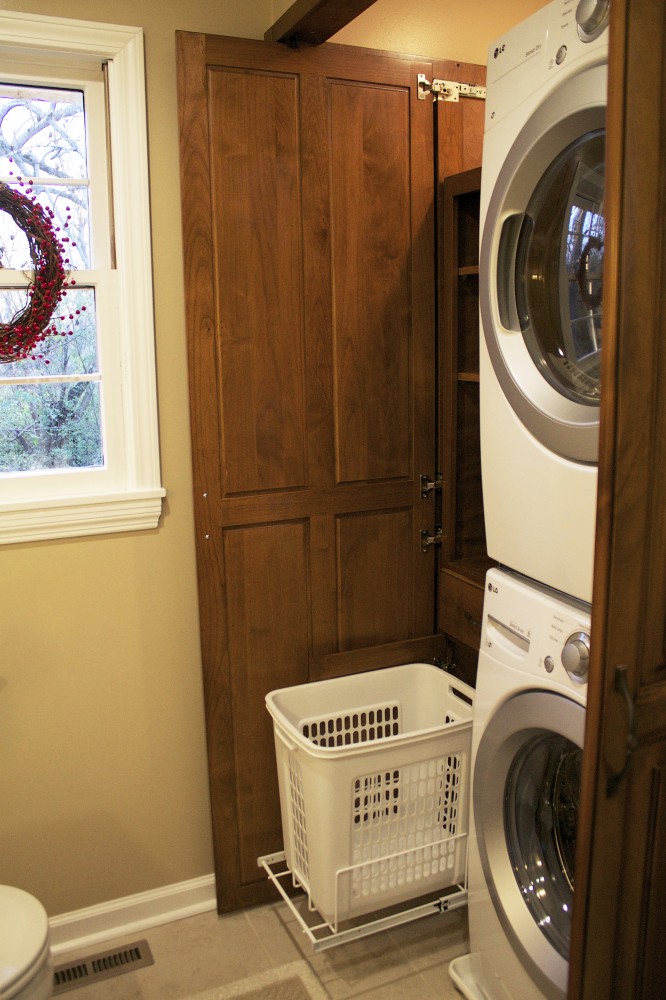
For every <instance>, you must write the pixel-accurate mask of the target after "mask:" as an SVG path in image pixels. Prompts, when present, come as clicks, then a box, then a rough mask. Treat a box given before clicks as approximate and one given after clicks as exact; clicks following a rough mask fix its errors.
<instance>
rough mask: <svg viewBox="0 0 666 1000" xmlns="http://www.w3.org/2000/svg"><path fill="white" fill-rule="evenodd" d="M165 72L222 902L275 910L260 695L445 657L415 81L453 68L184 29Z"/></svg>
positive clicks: (428, 147)
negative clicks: (171, 119)
mask: <svg viewBox="0 0 666 1000" xmlns="http://www.w3.org/2000/svg"><path fill="white" fill-rule="evenodd" d="M178 67H179V116H180V142H181V172H182V202H183V232H184V247H185V274H186V304H187V327H188V344H189V371H190V394H191V420H192V445H193V462H194V483H195V518H196V533H197V538H196V544H197V560H198V574H199V595H200V616H201V638H202V656H203V669H204V687H205V703H206V726H207V737H208V750H209V774H210V786H211V799H212V819H213V831H214V844H215V860H216V873H217V890H218V905H219V909H220V910H225V909H231V908H234V907H238V906H243V905H249V904H252V903H256V902H259V901H263V900H264V899H267V898H270V897H269V896H268V893H269V891H271V890H270V888H269V886H268V883H267V882H266V880H265V877H264V876H263V874H261V873H260V871H259V870H258V868H257V865H256V859H257V857H258V856H262V855H265V854H269V853H272V852H275V851H279V850H280V849H281V846H282V834H281V824H280V811H279V800H278V791H277V777H276V771H275V758H274V748H273V735H272V724H271V721H270V718H269V716H268V713H267V711H266V709H265V705H264V698H265V696H266V694H267V693H268V692H269V691H271V690H273V689H275V688H279V687H285V686H288V685H294V684H302V683H305V682H307V681H310V680H318V679H322V678H326V677H333V676H337V675H341V674H348V673H353V672H356V671H360V670H368V669H374V668H377V667H386V666H392V665H395V664H398V663H406V662H410V661H417V660H424V659H425V660H432V659H433V658H443V655H444V649H445V641H444V637H443V636H440V635H438V634H437V629H436V621H435V604H436V602H435V591H436V587H435V581H436V556H435V550H434V547H433V546H427V547H426V549H425V551H423V549H422V537H421V532H422V530H423V529H426V530H427V531H428V532H429V533H431V534H434V529H435V496H434V493H433V492H429V493H427V495H426V496H425V497H424V496H422V488H421V481H420V477H421V476H422V475H426V476H428V478H429V479H432V478H434V473H435V468H436V342H435V219H434V215H435V213H434V188H435V165H434V164H435V153H434V145H435V144H434V138H433V135H434V121H435V116H434V114H433V104H432V100H431V99H425V100H423V99H421V98H420V96H419V88H418V75H419V74H424V75H425V76H426V77H427V78H428V79H432V78H433V76H434V75H437V74H438V73H440V75H441V73H442V72H446V70H447V69H448V70H449V75H450V72H451V71H453V70H454V69H456V68H457V64H448V65H447V64H443V65H435V64H433V62H432V61H428V60H419V59H416V58H413V57H407V56H391V55H387V54H382V53H375V52H372V51H370V50H365V49H364V50H357V49H352V48H349V47H346V46H340V45H334V44H331V45H322V46H320V47H318V48H311V47H305V48H303V49H302V50H292V49H289V48H287V47H286V46H282V45H279V44H273V43H265V42H255V41H250V40H244V39H234V38H221V37H216V36H207V35H200V34H189V33H179V35H178ZM461 106H462V105H458V107H459V108H460V107H461ZM449 117H450V125H449V127H450V128H451V129H455V128H456V127H458V129H459V131H460V135H458V136H456V135H454V134H453V132H452V134H451V138H450V146H451V148H454V149H455V148H457V147H460V148H462V146H463V141H462V130H463V124H462V114H460V113H459V114H458V116H457V119H458V121H459V125H458V126H456V125H455V124H451V122H453V123H454V122H455V120H456V116H455V114H454V113H453V112H451V113H450V116H449ZM479 149H480V144H479Z"/></svg>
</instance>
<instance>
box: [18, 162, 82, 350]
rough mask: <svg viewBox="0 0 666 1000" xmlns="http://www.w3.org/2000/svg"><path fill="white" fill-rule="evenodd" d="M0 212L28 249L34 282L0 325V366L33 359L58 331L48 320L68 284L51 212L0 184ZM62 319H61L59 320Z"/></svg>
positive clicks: (26, 196)
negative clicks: (21, 302) (20, 305)
mask: <svg viewBox="0 0 666 1000" xmlns="http://www.w3.org/2000/svg"><path fill="white" fill-rule="evenodd" d="M0 211H2V212H6V213H7V214H8V215H9V216H10V217H11V218H12V219H13V220H14V222H15V223H16V225H17V227H18V228H19V229H20V230H22V232H24V233H25V235H26V237H27V240H28V246H29V248H30V258H31V260H32V267H33V270H34V278H33V280H32V282H31V283H30V285H29V286H28V290H27V296H26V299H27V301H26V303H25V305H24V306H23V308H22V309H21V310H19V312H17V313H16V315H15V316H14V317H13V319H12V320H11V321H10V322H9V323H0V364H9V363H11V362H12V361H21V360H23V359H24V358H31V357H32V358H34V357H35V351H36V350H38V346H37V345H38V344H40V343H41V342H42V341H44V340H46V338H47V337H48V336H49V335H50V334H55V333H57V332H58V331H57V330H56V328H55V326H54V325H53V323H52V322H51V321H52V317H53V313H54V312H55V309H56V307H57V305H58V303H59V302H60V301H61V299H62V298H63V296H64V294H65V291H66V289H67V286H68V284H71V285H73V284H74V282H73V281H70V282H68V281H67V275H66V273H65V264H67V263H69V261H68V260H67V259H66V258H65V256H64V254H65V251H64V248H63V245H62V244H63V243H65V242H69V239H68V237H66V236H64V237H62V238H61V239H59V238H58V236H57V235H56V230H55V228H54V225H53V221H52V220H53V218H54V215H53V211H52V210H51V209H50V208H48V207H46V208H43V207H42V206H41V205H40V204H39V203H38V202H37V201H35V200H34V198H33V197H32V195H31V194H28V193H24V192H23V191H20V190H18V189H17V188H15V187H10V186H9V184H5V183H4V182H2V181H0ZM62 318H64V317H62Z"/></svg>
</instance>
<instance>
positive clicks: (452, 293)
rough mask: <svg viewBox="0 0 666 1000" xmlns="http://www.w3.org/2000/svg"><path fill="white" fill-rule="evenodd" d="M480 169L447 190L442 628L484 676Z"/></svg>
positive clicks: (469, 675) (464, 666)
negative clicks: (479, 663) (481, 661)
mask: <svg viewBox="0 0 666 1000" xmlns="http://www.w3.org/2000/svg"><path fill="white" fill-rule="evenodd" d="M480 183H481V171H480V169H475V170H467V171H465V172H464V173H460V174H455V175H453V176H451V177H448V178H447V179H446V180H445V181H444V183H443V184H442V186H441V191H440V225H441V231H440V246H441V249H442V252H441V269H440V281H441V285H440V297H439V298H440V332H441V352H440V354H441V356H440V401H441V402H440V454H441V456H442V510H441V524H442V547H441V558H440V574H439V575H440V579H439V598H438V604H439V607H438V611H439V627H440V629H441V631H442V632H444V633H446V635H447V637H448V639H449V641H450V642H449V644H450V649H449V657H450V659H451V661H452V666H451V669H452V670H454V671H455V672H456V673H457V674H458V675H459V676H461V677H462V678H463V679H464V680H466V681H467V682H468V683H472V684H473V683H474V680H475V677H476V659H477V652H478V648H479V641H480V636H481V616H482V609H483V584H484V577H485V573H486V570H487V569H488V567H489V566H490V565H491V561H490V560H489V559H488V555H487V552H486V537H485V528H484V520H483V497H482V492H481V450H480V435H479V188H480Z"/></svg>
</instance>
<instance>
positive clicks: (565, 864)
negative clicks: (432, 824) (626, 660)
mask: <svg viewBox="0 0 666 1000" xmlns="http://www.w3.org/2000/svg"><path fill="white" fill-rule="evenodd" d="M584 725H585V710H584V708H583V707H582V706H581V705H580V704H578V703H577V702H575V701H572V700H571V699H569V698H566V697H564V696H562V695H559V694H556V693H554V692H549V691H528V692H523V693H521V694H519V695H516V696H515V697H513V698H511V699H510V700H509V701H508V702H505V703H504V704H503V705H502V706H501V707H500V708H499V709H498V711H497V712H496V713H495V715H494V716H493V717H492V718H491V720H490V722H489V724H488V726H487V727H486V729H485V731H484V734H483V736H482V739H481V742H480V744H479V748H478V752H477V756H476V763H475V766H474V779H473V801H474V820H475V825H476V836H477V843H478V848H479V854H480V856H481V863H482V865H483V871H484V876H485V879H486V883H487V885H488V889H489V892H490V896H491V899H492V901H493V905H494V907H495V910H496V912H497V915H498V917H499V919H500V922H501V924H502V926H503V928H504V931H505V933H506V935H507V939H508V940H509V942H510V944H511V946H512V947H513V949H514V951H515V952H516V953H517V955H518V957H519V959H520V961H521V962H522V964H523V966H524V968H525V969H526V970H527V971H528V973H529V974H530V975H531V976H532V978H533V980H534V982H535V983H536V985H537V986H538V987H539V988H540V989H541V990H542V992H544V993H545V995H546V996H549V997H551V996H565V995H566V988H567V973H568V957H569V938H570V933H571V908H572V903H573V886H574V858H575V850H576V828H577V822H578V801H579V783H580V767H581V760H582V746H583V731H584Z"/></svg>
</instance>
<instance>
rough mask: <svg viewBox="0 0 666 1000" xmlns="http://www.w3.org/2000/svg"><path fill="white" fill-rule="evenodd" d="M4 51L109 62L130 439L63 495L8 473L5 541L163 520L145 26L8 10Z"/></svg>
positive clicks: (44, 478) (120, 342)
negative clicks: (18, 484) (101, 470)
mask: <svg viewBox="0 0 666 1000" xmlns="http://www.w3.org/2000/svg"><path fill="white" fill-rule="evenodd" d="M0 57H5V58H7V59H8V60H11V61H12V62H14V61H17V60H18V61H21V62H25V61H26V60H30V59H34V60H35V61H39V60H40V59H41V60H49V59H52V58H54V57H55V58H56V59H57V60H61V59H64V60H68V61H69V62H70V63H71V64H73V65H76V64H77V63H86V62H87V63H88V64H89V63H90V61H91V60H93V59H94V60H95V61H96V62H98V63H106V66H107V80H108V89H107V93H108V96H107V100H108V117H109V143H110V157H109V159H110V170H111V174H112V177H113V191H114V204H113V216H114V218H113V226H114V242H115V252H116V262H115V267H114V268H113V269H112V272H111V274H112V277H113V279H114V281H115V282H116V283H117V288H118V294H117V299H116V301H117V307H118V313H119V315H118V323H117V326H116V329H115V331H114V343H113V348H114V351H116V350H117V351H118V352H119V353H120V358H121V368H122V375H121V388H122V405H121V411H122V412H121V419H122V422H123V438H124V448H123V457H122V462H120V463H117V465H116V467H115V468H113V467H111V466H110V468H109V470H108V471H109V472H110V473H111V474H110V475H108V476H104V477H95V476H94V475H93V476H92V477H91V476H90V475H89V470H81V472H82V474H81V475H80V476H78V473H77V471H76V470H71V471H70V470H67V471H66V472H65V474H64V476H63V479H62V481H63V490H62V492H60V494H59V495H58V496H53V488H52V483H49V479H50V477H51V473H50V472H47V473H42V474H40V473H35V474H30V475H26V474H22V481H23V482H24V483H25V487H26V490H25V494H26V495H25V496H22V497H21V498H20V499H16V498H9V497H7V498H3V495H2V494H3V488H2V484H3V480H2V479H1V478H0V544H7V543H15V542H25V541H37V540H44V539H49V538H65V537H73V536H81V535H91V534H105V533H109V532H118V531H131V530H145V529H150V528H155V527H157V525H158V523H159V518H160V515H161V510H162V498H163V497H164V496H165V493H166V491H165V490H164V488H163V487H162V485H161V479H160V462H159V432H158V419H157V386H156V369H155V334H154V310H153V281H152V248H151V233H150V203H149V179H148V137H147V123H146V95H145V75H144V72H145V71H144V47H143V31H142V29H141V28H136V27H128V26H121V25H111V24H101V23H100V24H98V23H95V22H88V21H75V20H70V19H66V18H57V17H49V16H46V15H32V14H18V13H14V12H6V11H0ZM84 273H85V272H84ZM74 274H75V276H76V278H77V281H78V280H79V272H74ZM81 277H83V275H81ZM106 342H107V343H108V342H109V338H108V336H107V338H106ZM101 350H102V352H104V351H105V343H104V339H102V341H101ZM103 378H104V373H103ZM105 471H107V470H105ZM77 477H78V478H77ZM104 480H107V482H105V483H104V485H102V483H103V481H104ZM7 481H8V480H5V482H7ZM40 481H41V482H40ZM42 484H43V485H42Z"/></svg>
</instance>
